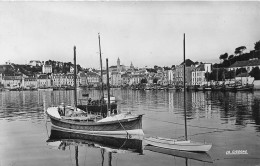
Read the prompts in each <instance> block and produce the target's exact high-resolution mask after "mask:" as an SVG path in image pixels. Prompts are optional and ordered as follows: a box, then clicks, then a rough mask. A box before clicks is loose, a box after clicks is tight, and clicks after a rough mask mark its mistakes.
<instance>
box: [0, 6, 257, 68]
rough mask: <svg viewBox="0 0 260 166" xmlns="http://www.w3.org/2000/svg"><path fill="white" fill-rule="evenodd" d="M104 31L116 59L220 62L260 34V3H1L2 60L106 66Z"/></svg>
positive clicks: (157, 62)
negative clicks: (184, 41)
mask: <svg viewBox="0 0 260 166" xmlns="http://www.w3.org/2000/svg"><path fill="white" fill-rule="evenodd" d="M98 33H100V35H101V49H102V53H103V54H102V56H103V59H104V60H103V64H105V58H108V59H109V64H110V65H115V64H116V60H117V58H118V57H119V58H120V60H121V64H124V65H126V66H129V65H130V63H131V62H133V65H134V66H137V67H144V66H151V67H153V66H154V65H159V66H171V65H173V64H175V65H176V64H180V63H181V62H182V59H183V45H182V44H183V34H184V33H185V34H186V57H187V58H189V59H191V60H193V61H203V62H219V59H218V57H219V55H220V54H223V53H225V52H227V53H228V54H233V53H234V50H235V48H237V47H239V46H246V47H247V49H248V51H249V50H252V49H254V43H255V42H256V41H259V40H260V2H0V49H1V52H0V57H1V58H0V64H3V63H5V62H6V61H9V60H10V61H11V62H13V63H19V64H25V63H28V62H29V61H30V60H41V61H46V60H49V59H51V60H56V61H62V62H69V61H70V62H72V61H73V46H74V45H75V46H76V47H77V62H78V64H80V65H81V66H83V67H95V68H98V67H99V54H98V51H99V48H98Z"/></svg>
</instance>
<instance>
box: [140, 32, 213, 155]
mask: <svg viewBox="0 0 260 166" xmlns="http://www.w3.org/2000/svg"><path fill="white" fill-rule="evenodd" d="M183 47H184V49H183V50H184V69H183V70H184V74H183V75H184V79H183V86H184V88H183V89H184V93H183V94H184V122H185V123H184V126H185V140H176V139H171V138H163V137H147V138H144V140H145V141H146V143H147V144H148V145H152V146H156V147H161V148H166V149H175V150H180V151H192V152H207V151H209V150H210V149H211V147H212V144H208V143H200V142H194V141H191V140H188V138H187V120H186V79H185V67H186V66H185V65H186V59H185V34H184V40H183Z"/></svg>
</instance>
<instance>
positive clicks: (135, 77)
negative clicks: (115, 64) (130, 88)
mask: <svg viewBox="0 0 260 166" xmlns="http://www.w3.org/2000/svg"><path fill="white" fill-rule="evenodd" d="M143 78H145V75H144V74H139V73H134V74H132V76H131V78H130V81H129V84H130V85H135V84H139V83H141V80H142V79H143Z"/></svg>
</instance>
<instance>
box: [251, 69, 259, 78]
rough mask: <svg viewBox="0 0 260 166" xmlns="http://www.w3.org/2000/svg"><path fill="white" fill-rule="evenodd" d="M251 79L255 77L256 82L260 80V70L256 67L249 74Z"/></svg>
mask: <svg viewBox="0 0 260 166" xmlns="http://www.w3.org/2000/svg"><path fill="white" fill-rule="evenodd" d="M249 75H250V76H251V77H254V78H255V80H260V69H259V67H255V68H253V69H252V71H251V72H250V73H249Z"/></svg>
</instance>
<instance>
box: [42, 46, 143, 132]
mask: <svg viewBox="0 0 260 166" xmlns="http://www.w3.org/2000/svg"><path fill="white" fill-rule="evenodd" d="M74 67H75V68H76V47H75V46H74ZM107 68H108V59H107ZM74 82H75V84H74V106H65V105H60V106H56V107H49V108H48V109H47V111H46V114H47V115H48V116H49V117H50V120H51V123H52V125H53V126H54V127H56V128H58V129H60V130H63V131H70V132H78V133H88V134H102V135H127V136H128V135H144V133H143V130H142V116H143V114H140V115H135V114H132V113H131V112H126V113H120V114H117V115H111V112H110V111H111V107H110V95H109V86H108V99H109V100H108V104H107V110H108V111H107V113H106V116H103V115H102V114H90V113H88V112H85V111H83V110H81V109H79V108H77V84H76V70H74ZM108 85H109V78H108Z"/></svg>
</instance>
